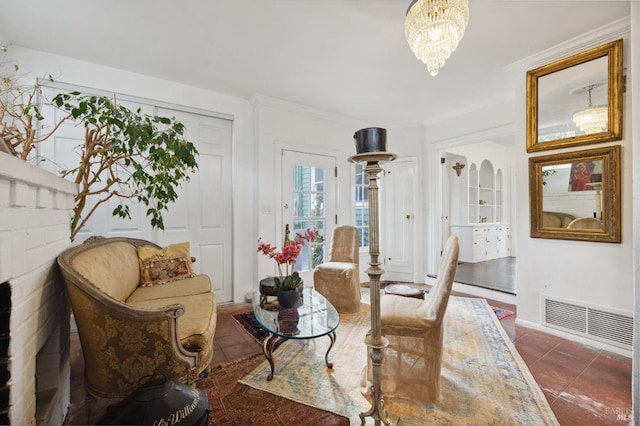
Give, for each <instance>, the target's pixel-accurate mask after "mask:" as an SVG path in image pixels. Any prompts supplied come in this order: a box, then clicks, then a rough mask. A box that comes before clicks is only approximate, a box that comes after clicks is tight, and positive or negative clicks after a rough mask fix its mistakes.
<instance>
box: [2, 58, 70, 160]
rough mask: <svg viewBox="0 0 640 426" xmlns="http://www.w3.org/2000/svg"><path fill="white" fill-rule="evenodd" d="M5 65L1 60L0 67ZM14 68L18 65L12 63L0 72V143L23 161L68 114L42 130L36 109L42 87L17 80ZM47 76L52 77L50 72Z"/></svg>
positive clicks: (38, 109) (39, 115) (38, 110)
mask: <svg viewBox="0 0 640 426" xmlns="http://www.w3.org/2000/svg"><path fill="white" fill-rule="evenodd" d="M9 65H10V64H4V63H3V64H0V68H5V67H8V66H9ZM18 71H19V67H18V65H16V64H14V65H13V66H12V67H11V71H10V72H2V75H0V120H1V121H0V144H2V145H4V146H5V147H6V149H7V151H8V152H9V154H11V155H13V156H14V157H18V158H20V159H22V160H25V161H26V160H28V159H29V158H30V155H31V153H32V152H33V150H34V149H36V146H37V144H39V143H40V142H43V141H45V140H47V139H48V138H49V137H51V136H52V135H53V134H54V133H55V131H56V130H57V129H58V127H60V125H61V124H62V123H63V122H64V121H65V120H67V119H68V118H69V116H68V115H67V116H64V117H62V118H61V119H60V120H59V121H58V122H57V123H56V124H55V126H53V127H52V128H50V129H47V130H46V131H45V129H44V127H42V126H41V125H40V123H41V121H42V119H43V118H44V117H43V116H42V114H41V113H40V103H41V99H40V98H41V95H42V90H41V88H40V86H39V85H38V84H33V85H25V84H22V83H20V76H19V75H18ZM48 79H49V80H50V81H52V80H53V78H52V77H51V76H50V75H49V76H48Z"/></svg>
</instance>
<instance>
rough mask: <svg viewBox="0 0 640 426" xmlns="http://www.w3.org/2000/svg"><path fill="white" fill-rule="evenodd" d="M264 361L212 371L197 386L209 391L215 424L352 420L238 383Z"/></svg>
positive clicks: (280, 425) (339, 425) (336, 425)
mask: <svg viewBox="0 0 640 426" xmlns="http://www.w3.org/2000/svg"><path fill="white" fill-rule="evenodd" d="M262 361H264V355H262V354H260V355H259V356H255V357H251V358H245V359H242V360H239V361H235V362H232V363H229V364H225V365H222V366H218V367H216V368H214V369H212V371H211V374H209V376H208V377H204V378H200V379H198V381H197V382H196V386H197V387H198V388H200V389H204V390H205V391H206V392H207V397H208V398H209V403H210V404H211V413H210V414H209V424H212V425H239V426H244V425H277V426H285V425H286V426H289V425H309V426H311V425H313V426H315V425H323V426H346V425H348V424H349V419H347V418H346V417H342V416H339V415H337V414H334V413H331V412H329V411H324V410H321V409H318V408H313V407H309V406H308V405H304V404H300V403H298V402H295V401H293V400H291V399H287V398H283V397H280V396H276V395H273V394H270V393H267V392H263V391H261V390H258V389H254V388H252V387H250V386H245V385H242V384H240V383H238V380H240V379H241V378H242V377H243V376H245V375H246V374H247V373H249V372H251V371H252V370H254V369H255V368H256V366H258V365H259V364H260V363H261V362H262Z"/></svg>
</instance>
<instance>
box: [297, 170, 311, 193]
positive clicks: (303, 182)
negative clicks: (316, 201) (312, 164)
mask: <svg viewBox="0 0 640 426" xmlns="http://www.w3.org/2000/svg"><path fill="white" fill-rule="evenodd" d="M293 176H294V179H293V181H294V183H293V185H294V187H293V189H294V190H295V191H308V190H309V189H311V168H309V167H306V166H296V167H295V169H294V172H293Z"/></svg>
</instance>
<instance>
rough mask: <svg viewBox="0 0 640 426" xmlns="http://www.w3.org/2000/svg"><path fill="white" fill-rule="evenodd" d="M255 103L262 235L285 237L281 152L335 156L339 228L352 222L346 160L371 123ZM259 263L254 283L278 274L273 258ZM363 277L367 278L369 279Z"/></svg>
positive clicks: (259, 99) (261, 99)
mask: <svg viewBox="0 0 640 426" xmlns="http://www.w3.org/2000/svg"><path fill="white" fill-rule="evenodd" d="M252 102H253V104H254V106H255V117H256V120H255V132H256V141H257V147H258V148H257V157H256V158H257V161H256V164H255V171H256V173H257V175H256V179H257V191H256V192H255V199H256V200H255V204H256V205H257V206H258V210H257V211H258V225H257V226H258V236H260V237H261V238H263V239H264V241H265V242H268V243H271V244H274V245H276V246H279V242H280V241H282V238H283V225H282V205H281V203H282V202H283V201H282V186H281V173H280V169H281V167H280V166H281V158H280V153H281V151H282V149H290V150H294V151H301V152H308V153H314V154H320V155H327V156H332V157H335V159H336V167H337V168H338V179H337V188H336V194H337V205H336V208H337V210H336V212H337V214H338V224H345V223H353V221H354V217H353V209H352V205H353V202H352V198H353V197H352V185H353V175H354V166H353V164H352V163H350V162H348V161H347V159H348V158H349V157H350V156H352V155H354V154H355V153H356V151H355V145H354V139H353V134H354V133H355V132H356V131H357V130H359V129H361V128H365V127H372V125H370V124H367V123H365V122H363V121H359V120H355V119H350V118H347V117H343V116H338V115H335V114H331V113H328V112H324V111H319V110H317V109H314V108H310V107H304V106H301V105H296V104H292V103H289V102H284V101H281V100H277V99H273V98H269V97H265V96H255V97H253V98H252ZM387 140H389V138H387ZM254 243H255V241H254ZM253 252H255V247H254V248H253ZM366 260H367V259H361V261H363V262H361V263H364V262H366ZM256 261H257V268H256V269H257V274H256V275H255V280H256V282H257V281H259V279H260V278H264V277H265V276H270V275H274V274H276V264H275V262H274V261H273V260H272V259H268V258H267V257H265V256H259V257H257V260H256ZM365 264H366V263H365ZM361 278H362V279H364V280H368V278H367V277H366V275H365V276H362V277H361ZM303 279H305V283H308V282H309V279H310V277H309V276H306V277H305V276H303Z"/></svg>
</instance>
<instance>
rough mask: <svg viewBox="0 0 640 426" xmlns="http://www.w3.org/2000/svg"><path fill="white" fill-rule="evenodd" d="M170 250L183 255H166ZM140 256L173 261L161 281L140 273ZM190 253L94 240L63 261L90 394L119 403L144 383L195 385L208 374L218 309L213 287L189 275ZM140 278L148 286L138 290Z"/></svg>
mask: <svg viewBox="0 0 640 426" xmlns="http://www.w3.org/2000/svg"><path fill="white" fill-rule="evenodd" d="M185 245H186V249H185ZM175 247H180V250H182V252H184V251H185V250H186V255H185V254H184V253H183V255H182V256H177V255H179V254H181V253H180V250H178V251H177V252H175V253H170V251H171V250H174V249H175ZM144 250H146V252H145V253H146V255H147V257H148V258H152V259H154V260H155V261H157V262H156V264H155V267H157V265H158V263H164V264H165V265H166V264H167V262H173V263H172V265H174V266H173V269H171V271H170V272H169V274H168V275H167V274H166V273H165V274H164V275H163V276H164V278H165V279H164V280H159V279H158V277H157V276H154V273H155V274H156V275H158V274H157V273H156V272H157V270H154V271H152V272H153V273H152V274H147V273H145V267H146V266H145V265H147V266H148V265H149V263H143V261H142V260H143V259H142V258H141V257H139V254H140V253H142V251H144ZM188 250H189V249H188V243H183V244H182V245H179V244H178V245H173V246H168V247H167V248H166V250H165V249H162V248H161V247H159V246H157V245H156V244H153V243H151V242H148V241H145V240H140V239H131V238H101V237H99V238H97V239H96V240H95V241H92V242H85V243H84V244H81V245H79V246H76V247H72V248H70V249H68V250H66V251H64V252H63V253H62V254H60V256H59V257H58V264H59V266H60V269H61V271H62V275H63V277H64V281H65V286H66V289H67V292H68V294H69V299H70V301H71V307H72V310H73V314H74V318H75V321H76V324H77V326H78V334H79V338H80V344H81V346H82V353H83V356H84V361H85V385H86V388H87V391H88V392H89V394H91V395H92V396H97V397H103V398H113V399H115V398H122V397H125V396H126V395H128V394H130V393H131V392H132V391H133V390H135V389H136V388H137V387H138V385H139V380H140V378H142V377H144V376H148V375H152V374H164V375H165V376H166V377H168V378H169V379H171V380H176V381H181V382H186V383H193V382H194V381H195V380H196V379H197V377H198V375H199V374H200V373H201V372H203V371H204V370H208V368H209V364H210V363H211V358H212V355H213V336H214V333H215V328H216V311H217V310H216V304H215V298H214V295H213V292H212V286H211V281H210V279H209V277H208V276H206V275H195V273H193V269H192V265H191V261H192V258H191V256H190V254H189V253H188ZM176 262H178V263H176ZM176 265H177V266H176ZM148 269H149V268H147V270H148ZM156 269H157V268H156ZM168 269H169V268H165V272H166V270H168ZM176 271H177V272H176ZM160 275H162V274H160ZM141 277H143V278H144V277H146V278H151V279H152V280H151V281H149V280H147V281H143V283H146V286H142V285H141ZM153 279H156V281H155V282H153ZM167 281H168V282H167Z"/></svg>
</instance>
